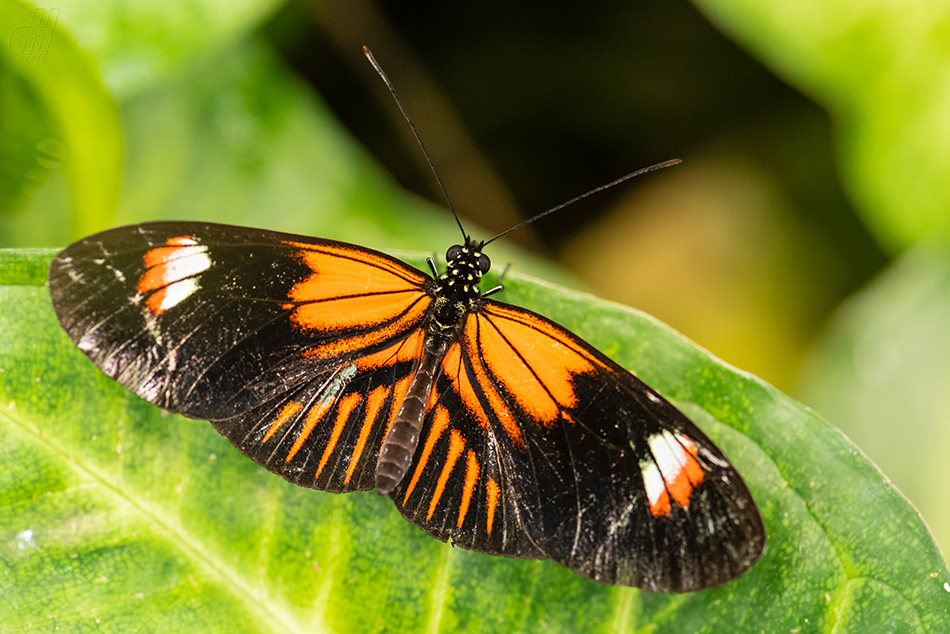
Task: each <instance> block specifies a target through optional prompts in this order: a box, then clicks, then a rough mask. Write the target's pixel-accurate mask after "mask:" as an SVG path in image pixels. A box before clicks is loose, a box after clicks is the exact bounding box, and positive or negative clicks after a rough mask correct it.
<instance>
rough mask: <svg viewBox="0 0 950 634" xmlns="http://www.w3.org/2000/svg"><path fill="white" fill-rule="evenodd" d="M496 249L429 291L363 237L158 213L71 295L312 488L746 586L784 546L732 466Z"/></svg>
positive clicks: (440, 524)
mask: <svg viewBox="0 0 950 634" xmlns="http://www.w3.org/2000/svg"><path fill="white" fill-rule="evenodd" d="M482 246H483V245H482V244H479V243H477V242H474V241H473V240H472V239H471V238H468V237H466V239H465V243H464V244H462V245H456V246H453V247H452V248H450V249H449V250H448V253H447V254H446V259H447V265H446V269H445V272H444V273H442V274H441V275H440V274H438V272H437V271H436V270H435V266H434V264H433V263H432V261H431V260H430V265H432V268H433V276H434V277H430V276H428V275H426V274H424V273H422V272H420V271H418V270H416V269H414V268H413V267H411V266H409V265H407V264H405V263H403V262H401V261H399V260H397V259H395V258H393V257H390V256H388V255H385V254H383V253H379V252H377V251H373V250H370V249H366V248H363V247H359V246H355V245H352V244H346V243H343V242H335V241H332V240H321V239H318V238H308V237H303V236H298V235H291V234H286V233H276V232H272V231H265V230H261V229H249V228H244V227H233V226H227V225H219V224H209V223H197V222H155V223H147V224H141V225H133V226H127V227H120V228H117V229H111V230H108V231H104V232H102V233H99V234H96V235H94V236H91V237H88V238H85V239H83V240H80V241H79V242H76V243H75V244H73V245H71V246H69V247H67V248H66V249H65V250H64V251H63V252H62V253H60V254H59V255H58V256H57V257H56V259H55V260H53V262H52V265H51V266H50V274H49V285H50V292H51V294H52V299H53V306H54V308H55V310H56V314H57V316H58V318H59V321H60V323H61V324H62V326H63V328H64V329H65V330H66V332H67V333H68V334H69V336H70V338H71V339H72V340H73V341H74V342H75V343H76V345H78V346H79V348H80V349H81V350H82V351H83V352H84V353H86V355H87V356H88V357H89V358H90V359H91V360H92V361H93V363H94V364H95V365H96V366H97V367H98V368H99V369H100V370H102V371H103V372H105V373H106V374H107V375H108V376H109V377H111V378H113V379H115V380H117V381H118V382H119V383H121V384H122V385H124V386H125V387H127V388H128V389H130V390H132V391H133V392H135V393H136V394H138V395H139V396H140V397H142V398H143V399H145V400H146V401H149V402H151V403H154V404H155V405H158V406H159V407H162V408H164V409H166V410H169V411H171V412H176V413H179V414H183V415H185V416H188V417H191V418H198V419H205V420H209V421H211V423H212V424H213V425H214V426H215V428H216V429H217V430H218V431H219V432H221V433H222V434H223V435H224V436H225V437H227V439H228V440H230V441H231V442H232V443H233V444H234V446H235V447H237V448H238V449H240V450H241V451H242V452H243V453H244V454H246V455H247V456H249V457H250V458H252V459H253V460H255V461H256V462H257V463H259V464H260V465H262V466H263V467H265V468H267V469H268V470H270V471H273V472H274V473H276V474H278V475H280V476H282V477H284V478H286V479H287V480H289V481H291V482H293V483H296V484H299V485H301V486H306V487H312V488H316V489H322V490H325V491H333V492H346V491H359V490H367V489H373V488H376V489H377V490H378V491H380V493H386V494H388V495H389V496H390V498H392V500H393V501H394V502H395V504H396V506H397V507H398V509H399V510H400V512H401V513H402V514H403V516H404V517H405V518H406V519H408V520H409V521H410V522H412V523H414V524H416V525H417V526H419V527H421V528H422V529H423V530H425V531H426V532H428V533H429V534H430V535H432V536H434V537H436V538H438V539H441V540H443V541H445V540H447V539H450V538H451V540H452V542H453V543H454V544H455V545H458V546H461V547H463V548H470V549H473V550H478V551H482V552H486V553H491V554H496V555H507V556H512V557H526V558H549V559H553V560H554V561H556V562H557V563H559V564H561V565H563V566H566V567H568V568H570V569H571V570H574V571H575V572H577V573H579V574H581V575H584V576H587V577H591V578H593V579H596V580H597V581H601V582H604V583H611V584H620V585H628V586H636V587H639V588H644V589H647V590H653V591H660V592H684V591H690V590H700V589H703V588H709V587H713V586H717V585H720V584H722V583H725V582H727V581H730V580H732V579H734V578H735V577H737V576H738V575H740V574H742V573H743V572H744V571H745V570H746V569H748V568H749V567H750V566H751V565H752V564H753V563H754V562H755V561H756V559H758V557H759V555H760V554H761V552H762V549H763V546H764V543H765V536H764V530H763V526H762V521H761V519H760V516H759V513H758V511H757V509H756V506H755V504H754V502H753V500H752V497H751V496H750V494H749V492H748V490H747V488H746V486H745V484H744V483H743V482H742V479H741V478H740V477H739V474H738V473H736V471H735V469H734V468H733V467H732V466H731V465H730V464H729V462H728V461H727V459H726V458H725V457H724V456H723V454H722V452H720V451H719V449H717V448H716V447H715V445H713V443H712V442H711V441H710V440H709V439H708V438H707V437H706V435H705V434H704V433H703V432H701V431H700V430H699V429H698V428H697V427H696V426H695V425H694V424H693V423H692V422H690V421H689V420H688V419H687V418H686V416H684V415H683V414H682V413H681V412H680V411H679V410H677V409H676V408H675V407H673V405H671V404H670V403H669V402H668V401H667V400H665V399H664V398H663V397H662V396H660V395H659V394H657V393H656V392H655V391H653V390H652V389H651V388H650V387H648V386H647V385H645V384H644V383H643V382H641V381H640V380H639V379H637V377H635V376H634V375H633V374H631V373H630V372H628V371H626V370H625V369H623V368H622V367H620V366H619V365H617V364H616V363H614V362H613V361H611V360H610V359H609V358H607V357H606V356H605V355H603V354H602V353H600V352H598V351H597V350H595V349H594V348H592V347H591V346H590V345H588V344H587V343H585V342H584V341H582V340H581V339H579V338H578V337H577V336H575V335H574V334H572V333H570V332H568V331H567V330H565V329H564V328H562V327H561V326H559V325H557V324H555V323H554V322H552V321H550V320H548V319H545V318H544V317H542V316H540V315H537V314H535V313H533V312H531V311H528V310H525V309H523V308H518V307H515V306H510V305H507V304H503V303H501V302H497V301H494V300H492V299H486V298H485V295H487V294H488V293H481V292H480V291H479V287H478V282H479V279H480V278H481V277H482V275H484V274H485V273H486V272H487V271H488V269H489V266H490V262H489V259H488V257H487V256H486V255H485V254H484V253H482ZM496 288H497V287H496Z"/></svg>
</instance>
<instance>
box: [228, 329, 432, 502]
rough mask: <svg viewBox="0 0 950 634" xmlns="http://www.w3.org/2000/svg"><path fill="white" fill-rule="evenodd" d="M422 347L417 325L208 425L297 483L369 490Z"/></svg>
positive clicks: (327, 488)
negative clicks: (402, 335)
mask: <svg viewBox="0 0 950 634" xmlns="http://www.w3.org/2000/svg"><path fill="white" fill-rule="evenodd" d="M421 350H422V332H421V330H417V331H414V332H412V333H409V336H407V337H406V338H405V339H402V340H401V341H398V342H395V343H393V344H391V345H390V346H388V347H386V348H382V349H381V350H379V351H377V352H375V353H372V354H367V355H363V356H360V357H356V358H355V359H353V360H352V361H350V362H348V363H346V364H342V365H339V366H336V367H334V368H331V369H328V370H325V371H324V372H322V373H319V374H315V375H313V376H312V377H311V378H310V379H309V380H308V381H306V382H305V383H303V384H301V385H300V386H299V387H297V388H296V389H294V390H293V391H290V392H288V393H284V394H281V395H280V396H279V397H276V398H274V399H272V400H271V401H268V402H266V403H263V404H261V405H260V406H258V407H256V408H254V409H252V410H250V411H248V412H245V413H244V414H242V415H240V416H237V417H234V418H232V419H227V420H217V421H212V423H213V424H214V426H215V428H216V429H217V430H218V431H219V432H221V434H222V435H224V436H225V437H226V438H227V439H228V440H230V441H231V443H232V444H234V446H235V447H237V448H238V449H240V450H241V451H242V452H243V453H244V454H245V455H247V456H248V457H250V458H252V459H253V460H254V461H255V462H257V463H258V464H260V465H261V466H263V467H265V468H267V469H268V470H270V471H272V472H274V473H276V474H278V475H280V476H282V477H283V478H285V479H287V480H289V481H290V482H293V483H294V484H299V485H301V486H306V487H310V488H315V489H320V490H323V491H332V492H334V493H343V492H347V491H365V490H369V489H372V488H373V487H374V486H375V482H376V480H375V472H376V458H377V456H378V454H379V447H380V445H381V444H382V442H383V439H384V438H385V436H386V432H387V431H388V429H389V427H390V425H391V424H392V422H393V418H394V417H395V415H396V412H397V411H398V409H399V406H400V404H401V403H402V400H403V398H404V397H405V394H406V390H407V389H408V387H409V382H410V380H411V379H412V373H413V371H414V369H415V366H416V359H417V358H418V357H419V355H420V354H421Z"/></svg>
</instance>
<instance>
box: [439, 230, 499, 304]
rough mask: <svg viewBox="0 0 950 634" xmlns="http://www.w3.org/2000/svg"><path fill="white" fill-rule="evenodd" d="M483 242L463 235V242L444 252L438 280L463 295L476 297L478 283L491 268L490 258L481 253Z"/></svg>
mask: <svg viewBox="0 0 950 634" xmlns="http://www.w3.org/2000/svg"><path fill="white" fill-rule="evenodd" d="M483 246H484V243H483V242H475V241H474V240H472V239H471V238H470V237H468V236H466V237H465V244H456V245H453V246H451V247H449V250H448V251H446V252H445V260H446V267H445V273H443V274H442V276H441V277H440V281H442V282H443V284H445V286H447V287H448V288H449V289H452V290H454V291H456V292H460V293H462V294H463V295H468V296H472V297H478V295H479V290H478V283H479V281H480V280H481V278H482V275H484V274H485V273H488V270H489V269H490V268H491V260H490V259H489V258H488V256H487V255H485V254H484V253H482V247H483Z"/></svg>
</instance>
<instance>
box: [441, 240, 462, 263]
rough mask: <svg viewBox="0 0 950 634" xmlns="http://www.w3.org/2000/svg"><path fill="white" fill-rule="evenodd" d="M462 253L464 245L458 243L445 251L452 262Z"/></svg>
mask: <svg viewBox="0 0 950 634" xmlns="http://www.w3.org/2000/svg"><path fill="white" fill-rule="evenodd" d="M460 255H462V247H461V246H460V245H457V244H456V245H454V246H451V247H449V250H448V251H446V252H445V259H446V260H448V261H449V262H451V261H452V260H457V259H458V257H459V256H460Z"/></svg>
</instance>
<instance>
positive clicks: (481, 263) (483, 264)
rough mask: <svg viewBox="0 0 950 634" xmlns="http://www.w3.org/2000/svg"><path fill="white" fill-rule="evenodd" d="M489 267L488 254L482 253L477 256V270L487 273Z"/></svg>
mask: <svg viewBox="0 0 950 634" xmlns="http://www.w3.org/2000/svg"><path fill="white" fill-rule="evenodd" d="M490 268H491V260H490V259H488V256H487V255H485V254H484V253H482V254H480V255H479V256H478V270H479V271H481V272H482V273H488V269H490Z"/></svg>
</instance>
